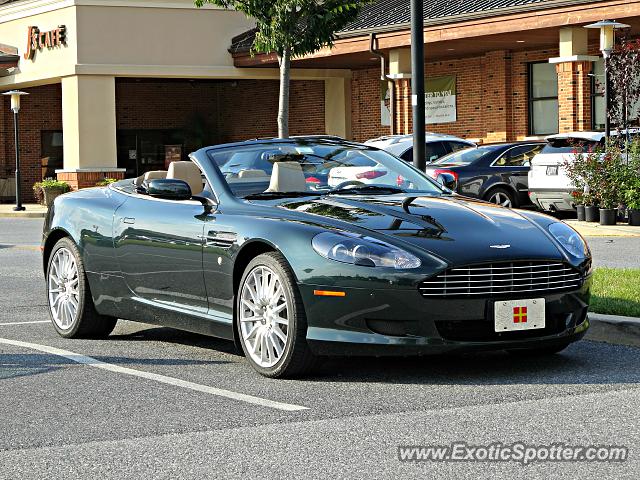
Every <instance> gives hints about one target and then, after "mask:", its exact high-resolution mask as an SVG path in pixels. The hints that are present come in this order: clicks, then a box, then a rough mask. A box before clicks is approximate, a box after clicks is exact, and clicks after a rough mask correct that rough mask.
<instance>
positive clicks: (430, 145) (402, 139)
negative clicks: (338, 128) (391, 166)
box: [365, 132, 475, 163]
mask: <svg viewBox="0 0 640 480" xmlns="http://www.w3.org/2000/svg"><path fill="white" fill-rule="evenodd" d="M425 142H426V144H425V152H424V155H425V158H426V161H427V163H431V162H433V161H435V160H437V159H439V158H441V157H444V156H445V155H448V154H450V153H452V152H457V151H458V150H461V149H463V148H467V147H473V146H475V143H473V142H470V141H468V140H464V139H462V138H458V137H454V136H453V135H442V134H439V133H431V132H427V133H426V138H425ZM365 144H366V145H371V146H372V147H376V148H381V149H382V150H386V151H387V152H389V153H393V154H394V155H395V156H396V157H400V158H401V159H403V160H405V161H407V162H409V163H411V162H413V135H385V136H383V137H379V138H374V139H372V140H367V141H366V142H365Z"/></svg>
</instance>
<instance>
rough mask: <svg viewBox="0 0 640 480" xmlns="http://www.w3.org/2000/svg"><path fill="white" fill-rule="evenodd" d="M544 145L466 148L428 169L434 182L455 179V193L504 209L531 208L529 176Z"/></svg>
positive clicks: (529, 143) (440, 160)
mask: <svg viewBox="0 0 640 480" xmlns="http://www.w3.org/2000/svg"><path fill="white" fill-rule="evenodd" d="M543 146H544V143H543V142H526V143H523V142H517V143H496V144H489V145H482V146H478V147H471V148H466V149H464V150H460V151H457V152H455V153H451V154H449V155H447V156H445V157H442V158H440V159H438V160H436V161H435V162H433V163H431V164H430V165H427V169H426V172H427V174H428V175H430V176H431V177H432V178H437V177H438V176H439V175H442V174H443V173H448V174H450V175H453V177H454V178H455V180H456V183H455V190H456V191H457V192H458V193H460V194H462V195H465V196H468V197H475V198H481V199H483V200H487V201H489V202H492V203H496V204H498V205H502V206H503V207H519V206H522V205H526V204H530V203H531V202H530V201H529V196H528V185H527V183H528V182H527V174H528V173H529V165H530V162H531V159H532V158H533V157H534V156H535V155H536V153H538V152H539V151H540V150H541V149H542V147H543Z"/></svg>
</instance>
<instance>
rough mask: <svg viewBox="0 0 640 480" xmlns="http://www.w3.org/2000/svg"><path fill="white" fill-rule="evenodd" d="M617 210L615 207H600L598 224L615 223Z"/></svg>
mask: <svg viewBox="0 0 640 480" xmlns="http://www.w3.org/2000/svg"><path fill="white" fill-rule="evenodd" d="M617 214H618V210H617V209H615V208H601V209H600V225H615V224H616V216H617Z"/></svg>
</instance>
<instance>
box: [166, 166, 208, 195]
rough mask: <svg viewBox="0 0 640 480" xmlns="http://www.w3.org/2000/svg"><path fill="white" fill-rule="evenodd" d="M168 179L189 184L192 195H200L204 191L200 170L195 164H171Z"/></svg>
mask: <svg viewBox="0 0 640 480" xmlns="http://www.w3.org/2000/svg"><path fill="white" fill-rule="evenodd" d="M167 178H169V179H174V180H183V181H185V182H187V183H188V184H189V187H191V194H192V195H199V194H200V193H202V190H204V188H203V183H202V175H201V174H200V169H199V168H198V167H197V165H196V164H195V163H193V162H171V163H170V164H169V171H168V172H167Z"/></svg>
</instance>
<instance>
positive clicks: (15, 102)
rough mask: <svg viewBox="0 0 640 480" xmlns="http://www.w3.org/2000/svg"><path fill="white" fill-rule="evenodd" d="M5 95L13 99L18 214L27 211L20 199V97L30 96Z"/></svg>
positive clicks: (16, 207)
mask: <svg viewBox="0 0 640 480" xmlns="http://www.w3.org/2000/svg"><path fill="white" fill-rule="evenodd" d="M3 95H7V96H10V97H11V110H12V111H13V133H14V139H15V147H16V206H15V207H13V209H14V210H15V211H17V212H19V211H22V210H25V208H24V207H23V206H22V198H20V145H19V141H18V112H19V111H20V97H21V96H22V95H29V94H28V93H27V92H21V91H19V90H11V91H10V92H4V93H3Z"/></svg>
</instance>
